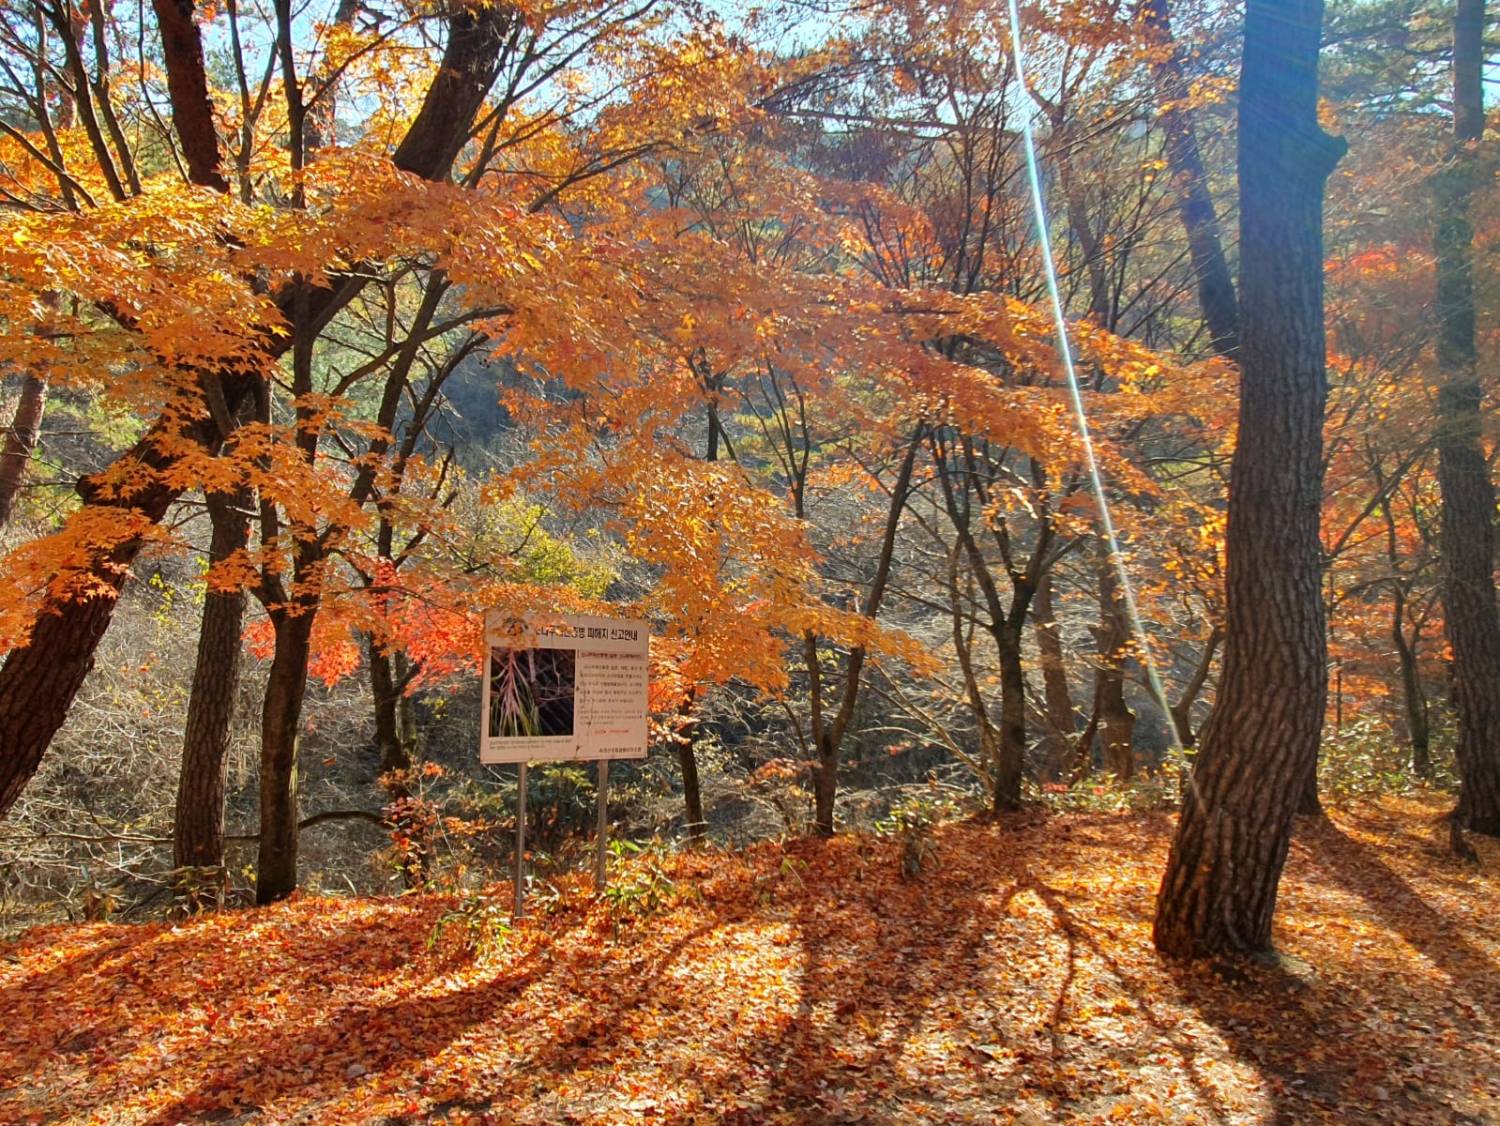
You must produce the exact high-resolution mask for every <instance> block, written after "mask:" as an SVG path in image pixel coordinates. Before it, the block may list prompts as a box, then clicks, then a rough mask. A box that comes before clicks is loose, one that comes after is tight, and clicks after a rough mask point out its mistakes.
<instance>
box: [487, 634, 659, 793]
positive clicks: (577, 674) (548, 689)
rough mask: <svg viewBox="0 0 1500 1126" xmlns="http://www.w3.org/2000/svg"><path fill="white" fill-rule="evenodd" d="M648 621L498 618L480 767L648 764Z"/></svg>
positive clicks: (490, 639)
mask: <svg viewBox="0 0 1500 1126" xmlns="http://www.w3.org/2000/svg"><path fill="white" fill-rule="evenodd" d="M649 641H650V635H649V633H648V630H647V626H646V623H645V622H643V621H640V620H637V619H629V618H597V617H591V616H587V615H579V614H551V615H544V614H531V615H527V616H526V617H523V618H514V617H509V616H506V615H503V614H501V613H499V612H498V611H493V610H492V611H490V612H489V613H487V614H486V615H485V618H484V642H485V660H484V693H483V707H482V710H481V712H480V715H481V717H482V719H483V728H482V730H481V732H480V736H479V761H480V762H486V763H501V762H540V761H549V760H558V759H612V758H645V756H646V679H647V674H646V654H647V650H648V646H649Z"/></svg>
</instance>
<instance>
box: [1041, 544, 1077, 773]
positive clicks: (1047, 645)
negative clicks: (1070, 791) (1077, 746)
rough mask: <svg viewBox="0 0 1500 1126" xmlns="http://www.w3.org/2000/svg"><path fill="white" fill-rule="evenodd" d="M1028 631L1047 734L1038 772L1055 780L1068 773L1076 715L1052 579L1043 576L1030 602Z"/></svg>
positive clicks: (1042, 745) (1075, 727) (1042, 747)
mask: <svg viewBox="0 0 1500 1126" xmlns="http://www.w3.org/2000/svg"><path fill="white" fill-rule="evenodd" d="M1031 628H1032V633H1033V635H1034V636H1035V637H1036V648H1037V655H1038V658H1039V663H1040V664H1041V666H1042V698H1043V700H1044V701H1045V703H1046V715H1047V732H1046V734H1045V736H1044V737H1043V739H1042V741H1041V750H1042V755H1041V758H1042V769H1043V772H1044V773H1045V775H1046V776H1047V777H1048V778H1054V779H1055V778H1059V777H1061V776H1063V775H1064V774H1065V773H1066V772H1067V769H1068V759H1069V756H1071V755H1072V753H1073V736H1074V734H1075V733H1076V732H1077V730H1078V713H1077V712H1075V711H1074V710H1073V693H1072V690H1071V689H1070V688H1069V686H1068V667H1067V663H1066V661H1065V660H1064V659H1063V646H1062V634H1061V633H1059V631H1058V628H1057V610H1056V607H1055V606H1054V605H1053V602H1052V576H1051V575H1050V574H1047V575H1043V576H1042V578H1041V581H1040V582H1039V583H1037V586H1036V596H1035V597H1034V598H1033V599H1032V601H1031Z"/></svg>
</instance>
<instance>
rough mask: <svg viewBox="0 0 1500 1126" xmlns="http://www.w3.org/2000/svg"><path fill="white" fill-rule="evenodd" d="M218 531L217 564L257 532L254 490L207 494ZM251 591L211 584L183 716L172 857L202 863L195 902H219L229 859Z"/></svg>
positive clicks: (187, 882)
mask: <svg viewBox="0 0 1500 1126" xmlns="http://www.w3.org/2000/svg"><path fill="white" fill-rule="evenodd" d="M207 502H208V513H209V519H210V520H211V522H212V529H213V530H212V534H211V536H210V539H209V548H208V558H209V564H210V566H212V565H213V564H217V563H221V562H223V561H224V560H225V559H227V558H229V556H231V555H232V554H234V553H235V552H236V551H239V550H240V549H242V548H243V547H244V546H245V545H246V543H248V542H249V539H250V524H249V519H248V517H247V516H246V510H247V509H248V507H249V503H250V498H249V495H248V493H242V494H240V495H237V496H226V495H223V494H217V493H211V494H209V496H208V498H207ZM244 617H245V592H244V591H243V590H239V589H235V590H230V591H216V590H213V589H210V590H209V591H208V592H207V593H206V594H205V595H204V597H203V617H202V620H201V622H200V624H199V627H198V655H197V661H196V663H195V664H194V666H193V684H192V688H191V689H190V691H189V694H188V705H187V718H186V721H185V722H184V724H183V738H182V771H181V774H180V775H179V776H178V780H177V808H176V813H175V815H174V817H173V821H172V865H173V867H175V868H179V869H189V868H191V869H198V870H199V872H198V873H196V874H195V875H194V876H193V877H192V878H190V879H184V880H183V882H182V887H183V889H184V891H185V892H186V894H187V896H188V897H189V899H191V900H192V901H193V903H194V905H195V906H208V905H216V904H217V902H218V898H219V896H218V889H219V888H220V887H222V886H223V885H222V880H220V879H218V878H217V877H215V876H214V873H215V872H217V871H219V870H222V868H223V867H224V772H225V766H226V757H227V755H228V753H229V735H230V726H231V724H232V722H233V720H234V703H235V697H236V696H237V694H238V692H239V684H240V632H241V628H242V626H243V623H244Z"/></svg>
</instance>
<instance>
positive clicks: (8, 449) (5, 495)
mask: <svg viewBox="0 0 1500 1126" xmlns="http://www.w3.org/2000/svg"><path fill="white" fill-rule="evenodd" d="M46 405H47V381H46V380H45V379H44V378H42V377H41V376H40V375H37V374H36V373H35V372H27V373H26V374H25V375H23V376H22V377H21V396H20V398H19V399H18V400H17V402H16V413H15V414H14V415H12V416H11V420H10V429H9V430H7V431H6V433H5V444H4V446H3V447H0V527H3V526H4V525H6V524H8V523H10V517H11V513H13V512H14V511H15V507H16V494H17V493H18V492H20V490H21V483H22V482H23V481H24V480H25V479H26V467H27V466H28V465H29V464H31V454H32V451H33V450H35V449H36V441H37V436H38V435H39V434H40V433H41V429H42V411H43V409H44V408H45V407H46Z"/></svg>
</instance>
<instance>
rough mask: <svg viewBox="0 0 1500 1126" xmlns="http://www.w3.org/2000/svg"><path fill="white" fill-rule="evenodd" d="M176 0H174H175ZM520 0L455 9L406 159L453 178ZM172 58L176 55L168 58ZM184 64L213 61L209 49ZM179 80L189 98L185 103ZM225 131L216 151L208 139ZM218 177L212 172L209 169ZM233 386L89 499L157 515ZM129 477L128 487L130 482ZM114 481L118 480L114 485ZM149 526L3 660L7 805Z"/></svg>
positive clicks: (0, 758)
mask: <svg viewBox="0 0 1500 1126" xmlns="http://www.w3.org/2000/svg"><path fill="white" fill-rule="evenodd" d="M164 2H166V3H170V2H172V0H164ZM513 18H514V17H513V15H512V14H511V12H510V10H509V9H505V8H502V7H501V6H499V5H491V6H485V7H480V8H476V9H472V10H471V9H464V10H463V11H460V12H457V13H455V14H454V15H452V16H450V17H449V19H448V31H449V34H448V42H447V45H446V47H445V50H444V55H443V60H442V65H441V66H440V68H439V70H438V72H437V73H438V77H437V78H436V79H434V81H433V84H432V86H431V87H429V89H428V91H427V95H426V98H425V99H424V101H423V104H422V108H421V110H420V111H419V112H418V114H417V117H416V119H415V120H414V121H413V123H412V125H411V128H410V129H409V130H408V132H407V135H406V137H405V139H404V140H403V142H402V144H401V146H400V148H398V149H397V151H396V155H395V158H394V163H395V165H396V167H398V168H400V169H401V170H402V171H405V172H410V173H412V174H413V175H416V176H422V177H424V178H427V179H443V178H446V177H447V175H448V172H449V170H450V168H451V166H452V162H453V159H454V157H455V156H456V154H457V153H458V151H459V150H460V149H461V148H462V146H463V144H464V141H465V140H466V139H467V138H468V136H469V131H470V128H471V127H472V124H473V121H474V115H475V114H476V113H477V112H478V110H479V107H480V106H481V104H482V103H483V100H484V96H485V93H486V92H487V91H488V90H489V87H490V85H491V84H492V83H493V82H494V79H495V76H496V72H497V69H498V66H499V59H500V47H501V45H502V42H503V36H504V34H505V31H506V29H508V28H509V27H510V23H511V21H512V19H513ZM168 65H169V68H170V67H171V66H172V65H173V64H172V62H171V61H170V58H169V62H168ZM184 65H195V66H196V67H198V68H199V69H200V70H201V68H202V58H201V54H200V56H199V57H197V59H196V61H195V62H194V61H193V60H191V59H190V60H188V62H187V63H185V64H184ZM192 85H193V84H192V83H190V82H189V83H179V84H176V85H174V83H173V82H172V81H171V80H170V76H169V82H168V89H169V93H170V94H171V95H172V98H173V107H172V111H173V112H172V116H173V121H174V125H175V126H176V127H177V128H178V129H179V138H180V140H181V141H182V142H183V145H184V148H188V147H192V148H193V149H194V150H195V151H194V155H193V156H192V157H191V159H190V161H189V166H190V167H197V168H200V169H217V168H218V164H219V160H218V148H217V141H216V139H214V137H213V134H212V132H211V131H209V132H207V133H206V134H205V133H204V131H202V130H194V131H191V132H184V131H183V129H182V125H183V122H184V121H187V120H194V119H195V114H196V112H197V111H196V110H195V107H194V95H193V94H192V91H191V89H188V88H189V87H191V86H192ZM179 91H185V92H184V93H183V94H182V96H183V97H184V98H185V99H186V101H185V102H184V103H183V104H181V105H179V104H178V103H177V100H176V99H177V98H178V95H179ZM211 140H212V141H214V148H213V151H212V152H209V151H207V144H208V142H209V141H211ZM205 178H208V177H205ZM363 284H364V282H363V275H359V276H356V277H354V278H352V279H351V280H349V281H347V282H346V283H345V284H342V285H340V286H339V287H338V288H336V289H329V290H320V291H318V292H317V293H316V294H315V295H314V298H313V299H312V300H311V301H309V302H308V306H309V316H310V317H311V318H312V320H313V322H314V327H316V326H321V325H323V324H326V323H327V321H328V320H329V319H331V318H332V317H333V316H334V315H335V314H336V313H337V312H338V310H339V309H341V308H343V307H344V306H345V305H347V304H348V303H349V302H350V301H351V300H353V299H354V297H355V296H356V295H357V293H358V292H359V289H360V288H361V287H362V286H363ZM295 335H296V334H295V333H288V334H286V335H281V336H274V337H270V338H268V339H267V340H265V341H264V342H263V348H264V351H265V354H266V358H267V359H268V360H275V359H276V358H278V357H279V356H281V355H282V354H283V353H284V352H285V350H286V349H287V348H288V347H289V346H290V342H291V340H292V338H293V336H295ZM216 383H217V384H218V385H220V387H221V388H222V391H223V395H224V398H225V401H226V403H225V405H226V406H227V408H228V410H229V411H230V413H234V412H235V411H236V409H237V408H238V407H239V405H240V404H241V403H243V402H244V401H245V400H246V399H247V398H248V397H250V396H253V395H254V394H255V390H256V387H257V385H258V383H259V380H258V378H257V377H256V376H254V375H249V374H244V373H234V372H226V373H205V374H204V385H205V408H204V413H203V416H202V417H200V418H198V419H195V420H193V421H192V422H189V423H187V424H186V425H185V426H179V425H178V424H177V422H176V421H175V420H172V421H162V422H158V423H157V424H155V425H154V426H153V427H152V428H151V429H150V430H149V431H148V432H147V434H146V435H145V436H144V437H143V438H141V440H140V441H138V442H137V443H136V444H135V445H134V446H133V447H132V448H131V449H130V450H128V451H126V452H125V453H123V454H121V455H120V456H119V457H118V458H116V459H115V461H114V463H113V464H112V465H111V466H110V467H109V469H107V470H105V471H104V472H103V473H100V474H97V475H96V476H94V477H91V478H86V479H85V480H84V481H82V482H80V483H79V486H78V493H79V496H80V498H81V500H82V502H83V506H84V508H85V509H87V510H90V511H92V512H97V511H98V510H100V509H112V510H115V511H117V512H119V513H121V515H122V518H123V520H124V522H125V524H126V526H127V528H126V530H127V533H128V526H129V525H132V524H133V525H137V526H138V525H140V524H148V525H149V524H157V523H160V522H161V520H162V518H163V517H164V516H165V515H166V512H167V509H168V508H169V507H171V504H172V502H173V501H175V500H176V499H177V498H178V497H179V496H180V495H181V494H182V492H183V488H182V486H181V485H180V484H179V483H177V481H175V480H174V479H173V477H172V474H171V472H170V471H171V470H172V469H173V468H174V467H175V466H176V464H177V460H178V459H177V455H176V454H175V453H170V452H166V451H167V450H168V449H171V448H173V447H179V448H180V446H182V445H188V446H192V445H196V446H200V447H204V448H207V449H217V448H218V445H219V443H220V442H221V441H222V438H223V433H222V431H221V430H220V428H219V426H218V425H217V424H216V423H215V422H214V421H213V419H212V418H210V417H209V414H208V408H207V405H206V404H207V402H208V397H209V391H208V388H209V386H210V385H212V384H216ZM122 485H125V486H128V487H121V486H122ZM106 486H111V487H106ZM142 542H143V541H142V539H141V537H140V535H138V534H125V535H124V536H123V538H122V539H121V541H120V542H119V543H117V544H114V545H112V546H111V547H109V548H107V549H103V550H101V551H100V552H99V553H98V555H97V557H96V558H95V559H94V560H93V561H92V562H91V565H90V567H89V569H88V570H89V578H90V580H91V585H92V588H93V590H94V591H95V592H96V593H92V594H90V595H89V596H88V597H85V598H67V599H61V600H50V601H48V602H47V603H46V604H45V605H44V606H43V607H42V608H41V610H39V612H38V614H37V617H36V622H35V625H34V626H33V628H32V631H31V635H30V637H29V638H28V640H27V643H26V644H25V645H23V646H21V647H19V648H17V649H13V650H12V651H11V652H10V654H9V655H8V656H7V657H6V659H5V664H4V665H3V666H0V817H3V816H4V815H5V813H6V812H7V811H8V810H9V809H10V807H11V805H13V804H14V802H15V800H16V798H17V797H18V796H19V795H20V793H21V791H22V790H23V789H24V788H25V786H26V783H27V782H28V781H30V779H31V777H32V775H33V774H35V773H36V769H37V767H38V765H40V763H41V761H42V756H43V755H44V754H45V753H46V750H47V746H48V744H49V743H50V742H51V741H52V737H53V735H55V734H56V733H57V729H58V728H59V727H61V726H62V723H63V720H64V719H65V718H66V716H67V713H68V708H69V706H70V705H71V704H72V702H73V698H74V696H76V695H77V693H78V689H79V687H80V686H81V685H82V683H83V679H84V677H85V676H87V675H88V672H89V670H90V669H91V668H92V667H93V663H94V653H95V651H96V650H97V648H98V646H99V641H100V639H101V638H102V637H103V636H104V631H105V630H106V629H107V628H108V626H109V620H110V617H111V616H112V615H113V613H114V608H115V605H116V602H117V598H116V595H117V593H118V591H119V590H120V588H121V587H122V586H123V585H124V581H125V576H126V574H127V572H128V570H129V568H130V565H131V563H132V562H133V561H134V560H135V557H136V555H137V554H138V552H139V551H140V548H141V544H142Z"/></svg>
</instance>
